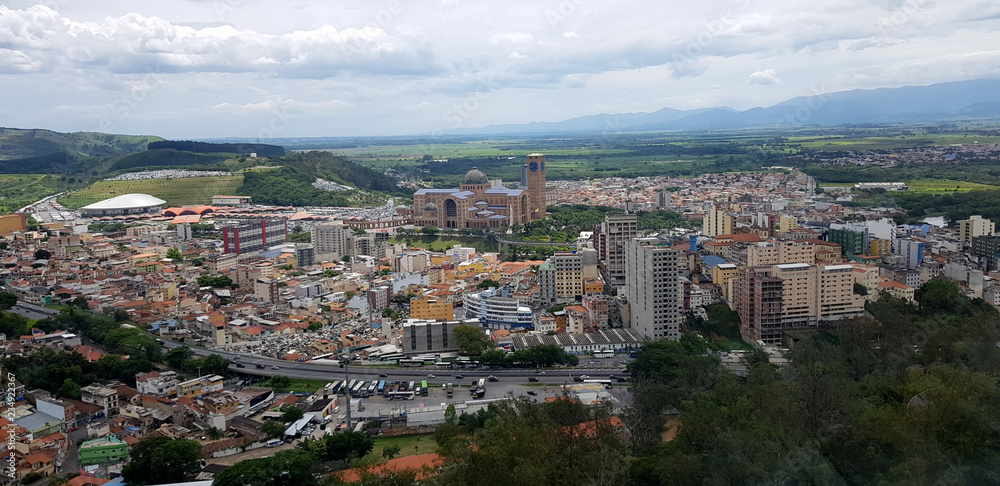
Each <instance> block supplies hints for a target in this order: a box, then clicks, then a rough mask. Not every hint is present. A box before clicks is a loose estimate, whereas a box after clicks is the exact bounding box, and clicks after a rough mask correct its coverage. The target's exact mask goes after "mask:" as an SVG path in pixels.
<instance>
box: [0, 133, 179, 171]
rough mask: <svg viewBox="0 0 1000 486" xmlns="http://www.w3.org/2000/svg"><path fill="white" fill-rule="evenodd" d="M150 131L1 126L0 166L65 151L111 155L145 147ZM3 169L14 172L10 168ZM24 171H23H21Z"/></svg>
mask: <svg viewBox="0 0 1000 486" xmlns="http://www.w3.org/2000/svg"><path fill="white" fill-rule="evenodd" d="M160 140H163V139H162V138H160V137H155V136H151V135H114V134H108V133H96V132H74V133H60V132H53V131H52V130H38V129H27V130H25V129H19V128H0V170H2V169H5V168H6V166H7V165H8V164H6V163H4V162H2V161H4V160H10V159H21V158H29V157H40V156H43V155H50V154H56V153H64V154H66V155H67V156H69V157H111V156H115V155H122V154H127V153H131V152H135V151H138V150H145V149H146V147H147V146H148V145H149V143H150V142H156V141H160ZM3 171H4V172H7V173H11V171H9V170H3ZM22 172H23V171H22Z"/></svg>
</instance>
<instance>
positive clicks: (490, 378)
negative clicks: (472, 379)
mask: <svg viewBox="0 0 1000 486" xmlns="http://www.w3.org/2000/svg"><path fill="white" fill-rule="evenodd" d="M486 379H487V380H489V381H500V379H499V378H497V377H496V376H493V375H490V376H489V377H488V378H486Z"/></svg>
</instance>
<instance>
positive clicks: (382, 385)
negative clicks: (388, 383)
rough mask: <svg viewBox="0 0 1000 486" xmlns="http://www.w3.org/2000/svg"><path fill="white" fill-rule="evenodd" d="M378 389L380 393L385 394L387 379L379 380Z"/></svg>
mask: <svg viewBox="0 0 1000 486" xmlns="http://www.w3.org/2000/svg"><path fill="white" fill-rule="evenodd" d="M377 391H378V394H379V395H385V380H379V382H378V390H377Z"/></svg>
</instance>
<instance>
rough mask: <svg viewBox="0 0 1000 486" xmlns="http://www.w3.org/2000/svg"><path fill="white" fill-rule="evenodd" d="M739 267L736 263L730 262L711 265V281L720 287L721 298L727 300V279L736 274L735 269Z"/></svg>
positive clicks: (728, 287)
mask: <svg viewBox="0 0 1000 486" xmlns="http://www.w3.org/2000/svg"><path fill="white" fill-rule="evenodd" d="M738 269H739V267H737V266H736V265H733V264H732V263H720V264H718V265H716V266H714V267H712V283H714V284H716V285H718V286H719V287H722V298H723V299H725V300H726V302H729V300H730V299H729V289H730V287H731V286H730V285H729V281H730V280H732V279H733V277H735V276H736V271H737V270H738Z"/></svg>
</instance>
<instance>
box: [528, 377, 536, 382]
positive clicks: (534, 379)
mask: <svg viewBox="0 0 1000 486" xmlns="http://www.w3.org/2000/svg"><path fill="white" fill-rule="evenodd" d="M528 381H531V382H535V381H538V378H535V377H534V376H529V377H528Z"/></svg>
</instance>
